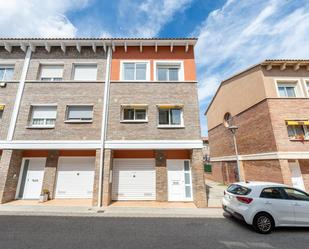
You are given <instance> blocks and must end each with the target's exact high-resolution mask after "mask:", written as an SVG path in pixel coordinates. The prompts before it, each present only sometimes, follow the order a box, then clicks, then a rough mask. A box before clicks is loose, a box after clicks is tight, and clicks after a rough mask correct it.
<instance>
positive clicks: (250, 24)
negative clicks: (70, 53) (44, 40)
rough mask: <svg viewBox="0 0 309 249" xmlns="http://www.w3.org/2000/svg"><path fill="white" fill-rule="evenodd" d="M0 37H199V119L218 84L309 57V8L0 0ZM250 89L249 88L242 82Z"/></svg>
mask: <svg viewBox="0 0 309 249" xmlns="http://www.w3.org/2000/svg"><path fill="white" fill-rule="evenodd" d="M0 3H1V4H0V13H1V16H0V36H1V37H86V36H89V37H192V36H194V37H198V38H199V41H198V43H197V45H196V48H195V55H196V61H197V75H198V80H199V100H200V109H201V115H200V116H201V126H202V134H203V135H206V134H207V125H206V119H205V117H204V115H203V113H204V111H205V109H206V108H207V106H208V104H209V102H210V100H211V98H212V97H213V95H214V93H215V91H216V89H217V87H218V85H219V83H220V81H222V80H223V79H225V78H227V77H229V76H230V75H233V74H234V73H236V72H238V71H240V70H243V69H245V68H247V67H249V66H251V65H253V64H256V63H259V62H261V61H263V60H264V59H267V58H269V59H272V58H306V59H308V57H309V1H308V0H113V1H110V0H109V1H107V0H44V1H42V0H10V1H6V0H0ZM248 83H249V82H248Z"/></svg>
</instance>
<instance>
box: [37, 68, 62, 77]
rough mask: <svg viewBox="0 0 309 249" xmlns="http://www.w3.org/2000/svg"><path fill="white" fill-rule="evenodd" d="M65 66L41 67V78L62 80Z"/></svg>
mask: <svg viewBox="0 0 309 249" xmlns="http://www.w3.org/2000/svg"><path fill="white" fill-rule="evenodd" d="M62 75H63V66H54V65H45V66H42V67H41V78H62Z"/></svg>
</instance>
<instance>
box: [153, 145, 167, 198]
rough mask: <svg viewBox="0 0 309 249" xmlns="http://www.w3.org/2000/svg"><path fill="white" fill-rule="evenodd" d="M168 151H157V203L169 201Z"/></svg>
mask: <svg viewBox="0 0 309 249" xmlns="http://www.w3.org/2000/svg"><path fill="white" fill-rule="evenodd" d="M166 154H167V153H166V151H164V150H156V151H155V161H156V199H157V201H167V199H168V196H167V195H168V194H167V193H168V192H167V191H168V187H167V166H166Z"/></svg>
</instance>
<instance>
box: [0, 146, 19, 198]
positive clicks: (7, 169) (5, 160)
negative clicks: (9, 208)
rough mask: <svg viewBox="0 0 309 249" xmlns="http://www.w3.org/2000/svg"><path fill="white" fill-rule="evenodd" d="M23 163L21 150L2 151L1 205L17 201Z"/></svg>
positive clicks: (0, 176)
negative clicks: (16, 196)
mask: <svg viewBox="0 0 309 249" xmlns="http://www.w3.org/2000/svg"><path fill="white" fill-rule="evenodd" d="M21 163H22V151H21V150H3V151H2V156H1V160H0V204H1V203H6V202H9V201H12V200H14V199H15V195H16V189H17V184H18V178H19V175H20V168H21Z"/></svg>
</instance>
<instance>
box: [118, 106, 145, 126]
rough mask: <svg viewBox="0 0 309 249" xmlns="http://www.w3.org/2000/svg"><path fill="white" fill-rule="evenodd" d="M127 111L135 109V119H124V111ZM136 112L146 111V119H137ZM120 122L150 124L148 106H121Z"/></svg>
mask: <svg viewBox="0 0 309 249" xmlns="http://www.w3.org/2000/svg"><path fill="white" fill-rule="evenodd" d="M125 109H134V119H133V120H132V119H124V110H125ZM136 110H145V111H146V117H145V119H136ZM120 116H121V117H120V122H121V123H147V122H148V105H121V113H120Z"/></svg>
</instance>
